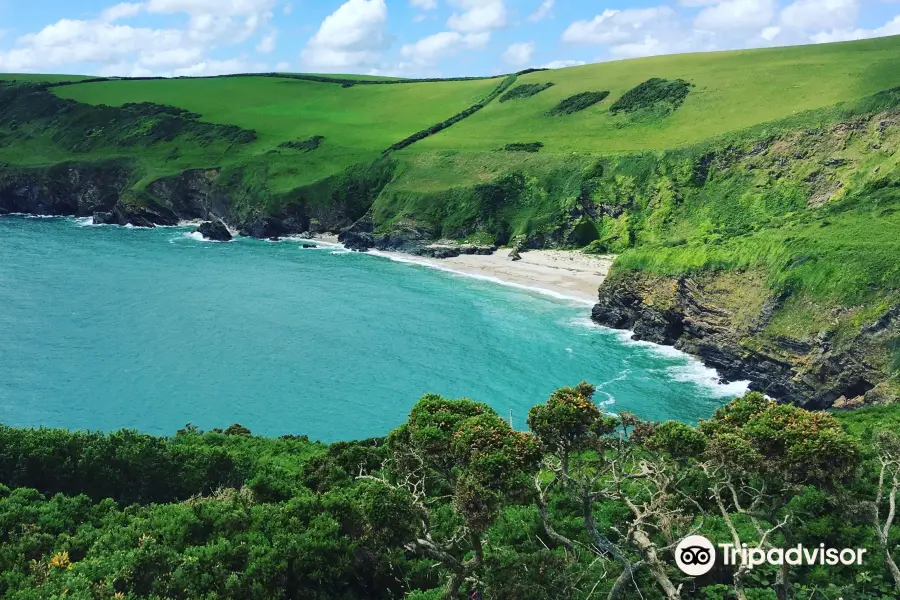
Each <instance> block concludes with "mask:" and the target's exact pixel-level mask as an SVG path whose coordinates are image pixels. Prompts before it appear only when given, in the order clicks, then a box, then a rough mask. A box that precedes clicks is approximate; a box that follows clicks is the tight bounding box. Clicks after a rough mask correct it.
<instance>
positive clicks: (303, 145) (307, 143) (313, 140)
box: [278, 135, 325, 152]
mask: <svg viewBox="0 0 900 600" xmlns="http://www.w3.org/2000/svg"><path fill="white" fill-rule="evenodd" d="M324 139H325V136H322V135H314V136H312V137H310V138H306V139H305V140H297V141H294V140H291V141H287V142H283V143H281V144H278V147H279V148H290V149H291V150H301V151H303V152H312V151H313V150H315V149H316V148H318V147H319V145H320V144H321V143H322V141H323V140H324Z"/></svg>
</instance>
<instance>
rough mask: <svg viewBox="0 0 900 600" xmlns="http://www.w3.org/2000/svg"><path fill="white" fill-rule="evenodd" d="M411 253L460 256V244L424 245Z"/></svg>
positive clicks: (448, 256)
mask: <svg viewBox="0 0 900 600" xmlns="http://www.w3.org/2000/svg"><path fill="white" fill-rule="evenodd" d="M411 254H415V255H416V256H425V257H427V258H453V257H455V256H459V254H460V252H459V246H437V245H434V246H423V247H421V248H417V249H416V250H415V251H414V252H412V253H411Z"/></svg>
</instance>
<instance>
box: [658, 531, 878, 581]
mask: <svg viewBox="0 0 900 600" xmlns="http://www.w3.org/2000/svg"><path fill="white" fill-rule="evenodd" d="M718 546H719V548H721V549H722V552H721V556H722V564H723V565H746V566H747V568H748V569H752V568H753V567H758V566H760V565H764V564H770V565H783V564H789V565H792V566H797V565H828V566H835V565H837V564H838V563H840V564H842V565H861V564H862V560H863V554H865V553H866V549H865V548H843V549H837V548H826V547H825V544H819V545H818V547H813V548H806V547H804V546H803V545H802V544H797V545H796V546H794V547H793V548H770V549H769V550H764V549H762V548H751V547H749V546H748V545H747V544H741V546H740V548H738V547H736V546H735V545H734V544H719V545H718ZM675 563H676V564H677V565H678V568H679V569H681V571H682V572H683V573H684V574H685V575H690V576H692V577H698V576H700V575H705V574H706V573H709V572H710V571H711V570H712V568H713V567H714V566H715V564H716V550H715V547H714V546H713V544H712V542H710V541H709V540H708V539H706V538H705V537H703V536H702V535H690V536H688V537H686V538H684V539H683V540H681V542H679V543H678V546H676V548H675Z"/></svg>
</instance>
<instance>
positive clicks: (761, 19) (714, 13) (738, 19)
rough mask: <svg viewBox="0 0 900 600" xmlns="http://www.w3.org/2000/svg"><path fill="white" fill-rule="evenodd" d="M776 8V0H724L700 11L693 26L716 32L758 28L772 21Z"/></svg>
mask: <svg viewBox="0 0 900 600" xmlns="http://www.w3.org/2000/svg"><path fill="white" fill-rule="evenodd" d="M777 8H778V3H777V0H724V1H723V2H719V3H718V4H716V5H714V6H710V7H709V8H705V9H703V10H702V11H700V14H698V15H697V18H696V19H694V27H695V28H697V29H700V30H704V31H716V32H734V31H751V30H758V29H762V28H763V27H766V26H767V25H769V24H770V23H771V22H772V20H773V19H774V18H775V11H776V9H777Z"/></svg>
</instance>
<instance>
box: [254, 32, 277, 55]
mask: <svg viewBox="0 0 900 600" xmlns="http://www.w3.org/2000/svg"><path fill="white" fill-rule="evenodd" d="M277 38H278V32H277V31H272V32H270V33H267V34H266V35H264V36H263V38H262V39H261V40H259V43H258V44H257V45H256V51H257V52H259V53H260V54H270V53H271V52H272V51H273V50H274V49H275V40H276V39H277Z"/></svg>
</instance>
